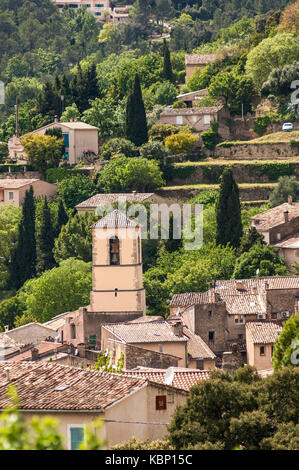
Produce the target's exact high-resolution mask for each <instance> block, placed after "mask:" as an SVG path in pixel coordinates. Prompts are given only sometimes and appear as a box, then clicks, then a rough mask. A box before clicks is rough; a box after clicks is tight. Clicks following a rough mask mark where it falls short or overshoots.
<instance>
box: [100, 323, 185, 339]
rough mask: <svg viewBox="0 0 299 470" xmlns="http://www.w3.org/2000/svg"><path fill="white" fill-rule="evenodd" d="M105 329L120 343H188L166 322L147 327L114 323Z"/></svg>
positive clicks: (151, 324)
mask: <svg viewBox="0 0 299 470" xmlns="http://www.w3.org/2000/svg"><path fill="white" fill-rule="evenodd" d="M103 328H105V330H107V331H109V332H110V333H113V335H115V336H116V337H117V338H118V339H119V340H120V341H123V342H125V343H131V344H136V343H162V342H163V343H164V342H186V341H187V338H186V337H185V336H183V335H182V336H176V335H175V334H174V333H173V332H172V331H171V326H170V325H169V324H168V323H167V322H165V321H162V322H151V323H147V324H146V325H145V324H144V322H141V323H137V322H136V323H113V324H111V323H110V324H107V325H104V326H103Z"/></svg>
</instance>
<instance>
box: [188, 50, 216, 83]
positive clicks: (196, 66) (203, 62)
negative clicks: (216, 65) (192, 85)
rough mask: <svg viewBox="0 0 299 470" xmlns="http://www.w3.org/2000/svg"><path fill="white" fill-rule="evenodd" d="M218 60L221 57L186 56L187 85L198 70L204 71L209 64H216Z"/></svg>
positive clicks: (206, 55)
mask: <svg viewBox="0 0 299 470" xmlns="http://www.w3.org/2000/svg"><path fill="white" fill-rule="evenodd" d="M217 58H220V56H217V55H216V54H186V55H185V68H186V83H187V82H188V80H189V78H190V77H191V75H192V74H193V73H194V72H195V71H196V70H199V71H202V70H203V69H204V68H205V67H206V66H207V65H208V64H210V63H212V62H214V61H215V60H216V59H217Z"/></svg>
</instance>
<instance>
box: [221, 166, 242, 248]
mask: <svg viewBox="0 0 299 470" xmlns="http://www.w3.org/2000/svg"><path fill="white" fill-rule="evenodd" d="M216 220H217V233H216V244H217V245H223V246H225V245H226V244H227V243H230V245H231V246H232V247H234V248H238V247H239V245H240V240H241V237H242V221H241V205H240V198H239V188H238V185H237V184H236V182H235V180H234V177H233V172H232V170H231V169H230V168H226V169H225V170H224V172H223V173H222V176H221V183H220V194H219V198H218V201H217V203H216Z"/></svg>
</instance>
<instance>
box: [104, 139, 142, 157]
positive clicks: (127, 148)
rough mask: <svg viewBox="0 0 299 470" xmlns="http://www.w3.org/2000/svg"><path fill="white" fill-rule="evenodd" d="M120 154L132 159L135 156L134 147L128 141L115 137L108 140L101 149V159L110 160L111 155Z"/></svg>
mask: <svg viewBox="0 0 299 470" xmlns="http://www.w3.org/2000/svg"><path fill="white" fill-rule="evenodd" d="M120 153H122V154H123V155H125V157H134V156H135V155H136V147H135V145H134V144H133V142H131V141H130V140H127V139H123V138H120V137H116V138H115V139H110V140H109V141H108V142H107V143H106V144H104V145H103V146H102V148H101V154H100V155H101V158H102V159H103V160H110V158H111V157H112V156H113V155H117V154H120Z"/></svg>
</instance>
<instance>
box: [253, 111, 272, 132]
mask: <svg viewBox="0 0 299 470" xmlns="http://www.w3.org/2000/svg"><path fill="white" fill-rule="evenodd" d="M270 122H271V119H270V117H269V116H268V115H267V114H265V115H264V116H258V117H257V118H256V119H255V120H254V121H253V123H254V127H253V130H254V132H256V133H257V134H258V135H259V136H260V137H261V136H262V135H263V134H264V133H265V132H266V130H267V127H268V126H269V124H270Z"/></svg>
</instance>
